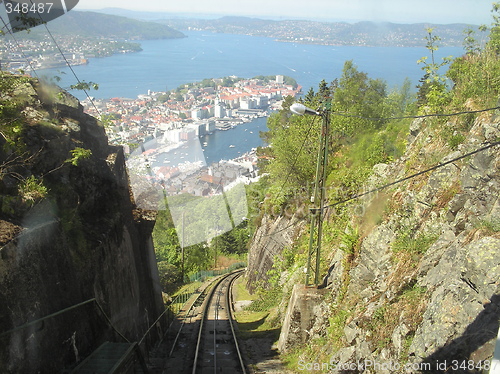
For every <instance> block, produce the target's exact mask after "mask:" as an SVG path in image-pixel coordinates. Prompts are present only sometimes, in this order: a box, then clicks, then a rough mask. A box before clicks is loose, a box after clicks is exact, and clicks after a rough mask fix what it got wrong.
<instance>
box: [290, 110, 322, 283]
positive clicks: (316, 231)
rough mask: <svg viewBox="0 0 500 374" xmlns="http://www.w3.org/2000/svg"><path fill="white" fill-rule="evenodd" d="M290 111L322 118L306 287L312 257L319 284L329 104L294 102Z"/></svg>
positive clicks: (307, 280) (315, 277)
mask: <svg viewBox="0 0 500 374" xmlns="http://www.w3.org/2000/svg"><path fill="white" fill-rule="evenodd" d="M290 111H291V112H292V113H294V114H297V115H304V114H309V115H313V116H319V117H322V118H323V123H322V126H321V134H320V139H319V144H320V147H319V151H318V160H317V163H316V178H315V181H314V192H313V197H312V201H311V202H312V204H313V206H312V207H311V208H310V209H309V210H310V212H311V228H310V235H309V253H308V256H307V270H306V287H307V286H309V285H310V283H309V278H310V276H311V271H312V269H311V267H312V262H313V258H314V260H315V267H314V285H318V284H319V271H320V269H319V268H320V260H321V235H322V231H323V210H324V202H325V181H326V177H327V174H326V172H327V163H328V143H329V142H328V136H329V132H330V106H329V105H327V106H326V107H324V108H322V109H321V110H320V111H316V110H314V109H311V108H308V107H307V106H305V105H303V104H301V103H294V104H292V105H291V106H290Z"/></svg>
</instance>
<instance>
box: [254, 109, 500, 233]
mask: <svg viewBox="0 0 500 374" xmlns="http://www.w3.org/2000/svg"><path fill="white" fill-rule="evenodd" d="M497 109H500V107H494V108H488V109H482V110H476V111H466V112H458V113H450V114H430V115H424V116H408V117H404V118H413V119H416V118H425V117H438V116H448V117H449V116H456V115H464V114H473V113H482V112H487V111H493V110H497ZM332 114H335V113H332ZM353 117H354V116H353ZM358 118H360V116H358ZM365 119H369V118H365ZM391 119H401V118H391ZM370 120H373V118H372V119H370ZM376 120H380V119H379V118H377V119H376ZM497 145H500V141H498V142H494V143H491V144H489V145H487V146H484V147H482V148H479V149H476V150H474V151H472V152H469V153H467V154H465V155H462V156H459V157H456V158H454V159H452V160H449V161H446V162H444V163H441V164H438V165H435V166H433V167H431V168H428V169H426V170H423V171H420V172H418V173H415V174H412V175H410V176H408V177H405V178H402V179H398V180H396V181H394V182H391V183H388V184H386V185H383V186H381V187H378V188H375V189H373V190H370V191H367V192H364V193H362V194H356V195H354V196H352V197H350V198H348V199H345V200H342V201H339V202H336V203H334V204H330V205H326V206H324V207H323V209H328V208H332V207H335V206H338V205H341V204H345V203H347V202H349V201H352V200H355V199H359V198H361V197H363V196H366V195H368V194H371V193H375V192H378V191H381V190H383V189H385V188H388V187H391V186H394V185H396V184H399V183H402V182H404V181H407V180H410V179H413V178H416V177H418V176H420V175H423V174H426V173H428V172H431V171H433V170H437V169H439V168H442V167H444V166H446V165H449V164H452V163H454V162H456V161H459V160H462V159H464V158H467V157H469V156H472V155H474V154H476V153H479V152H483V151H485V150H487V149H490V148H493V147H495V146H497ZM296 161H297V159H296V160H295V162H296ZM283 187H284V184H283V185H282V188H283ZM298 222H300V219H299V220H297V221H295V222H292V223H291V224H289V225H288V226H286V227H284V228H283V229H280V230H278V231H274V232H272V233H271V234H265V235H261V236H260V237H267V236H271V235H275V234H278V233H280V232H282V231H285V230H287V229H288V228H290V227H292V226H294V225H296V224H297V223H298Z"/></svg>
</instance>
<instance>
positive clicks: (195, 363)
mask: <svg viewBox="0 0 500 374" xmlns="http://www.w3.org/2000/svg"><path fill="white" fill-rule="evenodd" d="M242 272H243V270H239V271H237V272H233V273H229V274H227V275H225V276H223V277H221V278H220V279H219V280H218V281H217V282H215V284H214V287H213V288H212V289H211V290H210V293H209V294H208V295H207V298H206V299H205V303H204V306H203V310H202V315H201V320H200V326H199V330H198V338H197V342H196V348H195V356H194V360H193V369H192V372H191V373H192V374H196V372H197V369H198V361H199V359H200V351H201V345H202V336H203V332H204V327H205V320H206V319H207V316H208V313H209V310H210V308H211V303H212V300H213V298H214V295H215V293H216V291H217V290H219V292H218V294H217V299H216V300H215V318H214V339H213V341H214V372H217V350H216V345H217V336H216V335H217V329H216V323H217V320H218V311H219V308H220V307H221V305H220V299H221V294H222V292H223V291H222V284H223V282H227V289H226V295H225V300H226V303H227V305H226V310H227V315H228V320H229V324H230V326H231V334H232V338H233V341H234V346H235V348H236V353H237V356H238V362H239V366H240V367H241V370H242V373H243V374H246V369H245V364H244V362H243V358H242V355H241V351H240V348H239V345H238V342H237V338H236V333H235V329H234V326H233V323H232V322H233V321H232V313H231V302H230V297H229V294H230V292H231V286H232V282H233V281H234V280H235V279H236V278H237V277H239V276H240V275H241V274H242ZM219 288H220V289H219ZM212 307H213V306H212Z"/></svg>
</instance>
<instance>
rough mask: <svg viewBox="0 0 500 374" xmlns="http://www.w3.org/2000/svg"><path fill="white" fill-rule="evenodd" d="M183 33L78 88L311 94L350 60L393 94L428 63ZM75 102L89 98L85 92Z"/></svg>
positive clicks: (414, 52)
mask: <svg viewBox="0 0 500 374" xmlns="http://www.w3.org/2000/svg"><path fill="white" fill-rule="evenodd" d="M184 33H185V34H186V35H187V36H188V37H187V38H182V39H165V40H145V41H141V42H140V43H141V45H142V48H143V51H142V52H138V53H130V54H119V55H114V56H112V57H105V58H92V59H90V63H89V64H88V65H83V66H75V67H74V68H73V69H74V71H75V72H76V74H77V75H78V77H79V79H80V80H85V81H92V82H96V83H98V84H99V90H98V91H91V95H92V96H94V97H96V98H111V97H129V98H135V97H137V95H139V94H144V93H146V92H147V91H148V90H152V91H165V90H167V89H168V90H171V89H174V88H177V87H178V86H180V85H182V84H185V83H192V82H196V81H201V80H203V79H205V78H219V77H226V76H231V75H236V76H239V77H242V78H251V77H254V76H257V75H276V74H282V75H289V76H291V77H293V78H295V79H296V80H297V82H298V83H299V84H300V85H301V86H302V87H303V91H304V92H307V90H308V89H309V87H313V88H315V89H316V88H317V86H318V83H319V82H320V81H321V80H322V79H325V80H326V81H327V82H331V81H332V80H334V79H335V78H339V77H340V75H341V73H342V67H343V65H344V62H345V61H346V60H353V61H354V63H355V64H356V65H357V67H358V69H359V70H360V71H363V72H366V73H368V75H369V77H370V78H381V79H383V80H385V81H386V82H387V84H388V85H389V87H393V86H397V85H401V84H402V83H403V81H404V79H405V78H406V77H408V78H409V79H410V80H411V82H412V84H413V86H415V85H417V84H418V80H419V79H420V78H421V77H422V75H423V72H422V69H421V66H419V65H417V60H418V59H420V58H422V57H423V56H427V55H429V53H428V51H427V50H426V49H425V48H424V47H407V48H406V47H352V46H349V47H345V46H323V45H310V44H299V43H283V42H277V41H275V40H273V39H271V38H266V37H255V36H248V35H233V34H216V33H210V32H207V31H184ZM424 36H425V30H424V29H423V28H422V38H424ZM462 54H463V49H462V48H459V47H442V48H440V49H439V50H438V51H437V60H436V61H437V62H438V63H439V62H441V58H442V57H446V56H450V55H451V56H455V57H458V56H460V55H462ZM59 72H64V74H63V75H60V73H59ZM43 73H45V74H55V75H57V74H59V75H60V76H61V77H62V78H63V79H62V81H61V85H62V86H70V85H71V84H74V83H76V82H75V78H74V77H73V75H72V74H71V73H70V71H69V70H68V69H67V68H63V69H52V70H50V71H45V72H42V74H43ZM74 94H75V95H76V96H77V97H78V98H79V99H84V98H85V96H84V95H83V93H81V92H74Z"/></svg>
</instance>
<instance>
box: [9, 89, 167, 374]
mask: <svg viewBox="0 0 500 374" xmlns="http://www.w3.org/2000/svg"><path fill="white" fill-rule="evenodd" d="M20 90H21V91H20V92H19V93H18V94H19V95H22V96H23V97H29V99H28V100H27V103H26V109H25V113H28V114H29V116H28V120H29V123H28V124H27V130H26V135H25V139H24V140H25V143H26V144H27V152H30V153H31V154H32V155H33V158H32V162H31V163H30V164H29V165H22V166H20V169H19V170H20V172H22V173H23V174H24V175H35V176H37V177H41V178H43V181H44V184H45V186H47V188H48V194H47V196H46V197H45V198H44V199H42V200H40V201H37V202H36V204H35V205H34V206H33V207H31V208H29V209H25V210H22V211H19V212H17V214H7V215H6V214H4V213H2V217H0V218H1V221H2V223H9V224H10V225H13V226H15V227H16V230H15V231H16V232H18V233H19V234H18V235H16V236H15V237H12V238H10V239H9V238H7V239H4V245H3V246H2V247H1V248H0V301H1V302H0V333H1V332H2V331H7V330H10V329H12V328H14V327H17V326H21V325H23V324H25V323H27V322H30V321H35V320H37V319H39V318H42V317H44V316H47V315H50V314H52V313H56V312H58V311H60V310H62V309H65V308H69V307H71V306H73V305H76V304H79V303H82V302H84V301H86V300H89V299H93V298H95V299H96V300H97V302H98V303H99V305H100V306H101V307H102V309H103V311H104V314H106V316H107V317H109V319H110V321H108V320H107V318H106V317H105V315H104V314H103V312H102V311H101V310H100V309H99V308H98V307H97V305H96V303H89V304H86V305H83V306H81V307H78V308H76V309H73V310H71V311H69V312H66V313H63V314H60V315H57V316H55V317H53V318H50V319H48V320H45V321H44V322H38V323H36V324H33V325H31V326H29V327H28V328H25V329H21V330H18V331H15V332H13V333H9V334H7V335H4V336H0V372H2V373H55V372H61V371H62V370H63V369H65V368H66V369H70V368H72V367H74V366H75V365H76V364H77V363H78V362H79V361H81V360H82V359H84V358H85V357H86V356H87V355H89V354H90V353H91V352H92V351H93V350H94V349H95V348H97V347H98V346H99V345H100V344H101V343H102V342H103V341H106V340H110V341H122V339H123V338H122V337H120V335H119V334H118V333H117V332H116V331H115V330H114V329H116V330H117V331H118V332H119V333H120V334H121V335H123V336H124V337H125V338H126V339H128V340H130V341H138V340H140V339H141V338H142V336H143V334H144V333H145V331H146V330H147V329H148V327H149V326H150V325H151V324H152V323H153V322H154V321H155V320H156V319H157V318H158V316H159V314H160V313H161V311H162V306H163V303H162V299H161V292H160V288H159V279H158V271H157V268H156V263H155V256H154V250H153V245H152V240H151V232H152V229H153V226H154V221H155V215H154V214H153V213H151V212H144V211H139V210H137V209H135V207H134V205H133V202H132V201H131V198H130V191H129V187H128V179H127V174H126V168H125V162H124V156H123V152H122V150H121V148H117V147H111V146H108V144H107V138H106V136H105V132H104V129H103V128H102V126H101V125H99V124H98V122H97V121H96V119H95V118H93V117H90V116H88V115H86V114H84V113H83V110H82V107H81V105H80V104H79V103H78V101H77V100H76V99H74V98H72V97H71V96H70V95H68V94H67V93H65V92H63V91H57V89H56V88H54V87H52V88H47V87H43V86H41V85H39V84H38V82H36V81H32V82H30V83H29V84H26V85H25V86H24V87H22V89H20ZM54 90H56V91H55V92H54ZM58 92H60V93H58ZM42 119H43V121H45V122H44V123H43V124H41V121H42ZM48 121H50V122H51V124H50V125H49V124H47V122H48ZM76 147H79V148H84V149H90V150H91V151H92V156H91V157H90V158H89V159H85V160H81V161H80V162H79V163H78V165H72V164H71V163H69V162H66V160H67V159H68V157H69V156H70V150H72V149H75V148H76ZM7 182H8V181H7ZM7 187H8V186H7ZM7 187H4V188H7ZM5 242H6V243H5ZM111 325H112V326H113V327H111ZM158 327H159V328H160V326H158ZM158 332H159V330H158V329H153V333H152V335H151V339H149V338H148V339H147V341H149V342H150V343H153V342H154V341H155V339H158Z"/></svg>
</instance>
